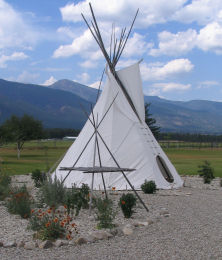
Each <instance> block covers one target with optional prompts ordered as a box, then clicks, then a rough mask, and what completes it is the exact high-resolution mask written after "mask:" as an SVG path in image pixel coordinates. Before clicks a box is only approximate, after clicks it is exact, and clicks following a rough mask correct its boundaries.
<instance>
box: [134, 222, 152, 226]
mask: <svg viewBox="0 0 222 260" xmlns="http://www.w3.org/2000/svg"><path fill="white" fill-rule="evenodd" d="M148 225H149V223H148V222H147V221H137V222H135V223H134V226H135V227H146V226H148Z"/></svg>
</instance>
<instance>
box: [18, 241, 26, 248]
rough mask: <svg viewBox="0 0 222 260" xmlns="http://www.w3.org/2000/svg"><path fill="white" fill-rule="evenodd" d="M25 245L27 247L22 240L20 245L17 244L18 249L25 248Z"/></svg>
mask: <svg viewBox="0 0 222 260" xmlns="http://www.w3.org/2000/svg"><path fill="white" fill-rule="evenodd" d="M24 245H25V242H24V241H23V240H22V241H19V242H18V243H17V247H20V248H22V247H24Z"/></svg>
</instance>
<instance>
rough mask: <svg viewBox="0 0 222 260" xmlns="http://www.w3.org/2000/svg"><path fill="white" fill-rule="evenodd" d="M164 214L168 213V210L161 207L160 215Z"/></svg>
mask: <svg viewBox="0 0 222 260" xmlns="http://www.w3.org/2000/svg"><path fill="white" fill-rule="evenodd" d="M166 214H170V213H169V211H168V210H167V209H161V211H160V215H166Z"/></svg>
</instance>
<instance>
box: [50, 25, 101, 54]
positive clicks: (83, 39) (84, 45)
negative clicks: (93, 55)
mask: <svg viewBox="0 0 222 260" xmlns="http://www.w3.org/2000/svg"><path fill="white" fill-rule="evenodd" d="M95 48H97V46H96V43H95V40H94V39H93V37H92V35H91V33H90V31H89V30H86V31H84V33H83V34H82V35H81V36H79V37H77V38H75V39H74V40H73V42H72V44H69V45H61V46H60V47H59V48H58V49H56V50H55V52H54V54H53V57H54V58H60V57H69V56H72V55H75V54H79V55H83V56H86V55H87V53H88V51H89V50H91V51H93V50H95ZM97 49H98V48H97Z"/></svg>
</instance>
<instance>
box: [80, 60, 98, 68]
mask: <svg viewBox="0 0 222 260" xmlns="http://www.w3.org/2000/svg"><path fill="white" fill-rule="evenodd" d="M97 65H98V63H97V62H95V61H92V60H86V61H84V62H82V63H80V66H81V67H83V68H96V67H97Z"/></svg>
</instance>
